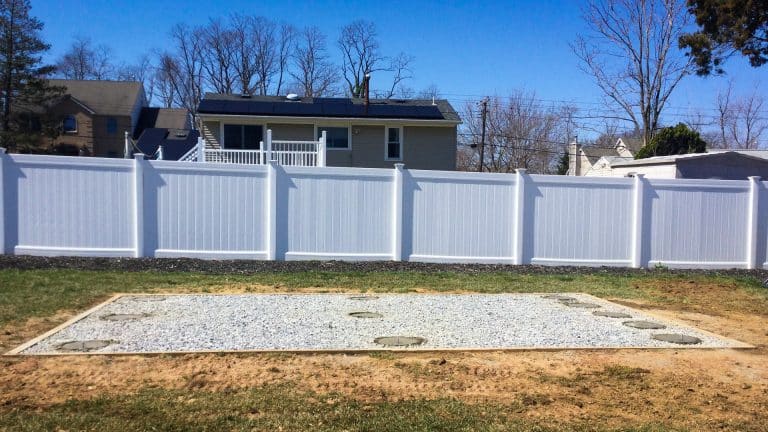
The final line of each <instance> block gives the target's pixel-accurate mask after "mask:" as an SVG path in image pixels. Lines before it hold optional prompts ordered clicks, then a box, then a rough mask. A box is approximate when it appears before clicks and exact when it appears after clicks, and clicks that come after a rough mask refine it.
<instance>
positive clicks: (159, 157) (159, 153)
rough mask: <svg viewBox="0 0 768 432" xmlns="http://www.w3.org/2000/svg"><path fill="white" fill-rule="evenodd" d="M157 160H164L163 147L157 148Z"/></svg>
mask: <svg viewBox="0 0 768 432" xmlns="http://www.w3.org/2000/svg"><path fill="white" fill-rule="evenodd" d="M157 160H163V146H158V147H157Z"/></svg>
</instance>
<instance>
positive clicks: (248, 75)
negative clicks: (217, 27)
mask: <svg viewBox="0 0 768 432" xmlns="http://www.w3.org/2000/svg"><path fill="white" fill-rule="evenodd" d="M253 20H254V18H253V17H251V16H245V15H232V17H231V18H230V21H231V25H232V29H231V32H232V43H233V48H234V52H233V55H234V58H233V68H234V71H235V76H236V78H237V83H238V85H239V88H240V92H241V93H248V94H250V93H253V91H254V87H255V86H254V84H253V80H254V77H255V76H256V48H255V42H254V40H253V38H252V37H251V29H252V28H253Z"/></svg>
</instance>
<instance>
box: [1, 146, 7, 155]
mask: <svg viewBox="0 0 768 432" xmlns="http://www.w3.org/2000/svg"><path fill="white" fill-rule="evenodd" d="M5 153H6V151H5V147H0V155H1V154H5Z"/></svg>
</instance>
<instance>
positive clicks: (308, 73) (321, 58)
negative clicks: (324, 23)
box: [291, 27, 337, 97]
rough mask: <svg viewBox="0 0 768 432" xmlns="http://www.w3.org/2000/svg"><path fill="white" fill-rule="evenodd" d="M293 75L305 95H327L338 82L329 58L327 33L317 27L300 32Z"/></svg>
mask: <svg viewBox="0 0 768 432" xmlns="http://www.w3.org/2000/svg"><path fill="white" fill-rule="evenodd" d="M294 65H295V68H294V71H292V72H291V76H292V77H293V78H294V79H295V80H296V86H297V87H298V88H299V89H301V92H302V93H303V95H304V96H305V97H317V96H326V95H329V94H332V93H333V90H334V89H333V87H334V85H335V84H336V80H337V77H336V71H335V68H334V65H333V64H332V63H331V62H330V61H329V60H328V53H327V49H326V42H325V35H324V34H323V33H322V32H321V31H320V29H319V28H317V27H307V28H305V29H304V30H302V31H301V32H300V33H299V41H298V43H297V45H296V50H295V53H294Z"/></svg>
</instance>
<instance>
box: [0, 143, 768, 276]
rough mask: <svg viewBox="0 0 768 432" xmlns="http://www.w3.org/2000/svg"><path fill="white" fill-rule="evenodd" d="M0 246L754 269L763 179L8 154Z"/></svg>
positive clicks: (759, 251) (759, 256) (36, 250)
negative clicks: (678, 178) (348, 166)
mask: <svg viewBox="0 0 768 432" xmlns="http://www.w3.org/2000/svg"><path fill="white" fill-rule="evenodd" d="M0 179H2V188H0V190H1V191H2V199H1V200H0V204H1V205H2V207H0V222H2V227H3V229H2V230H1V231H0V245H1V246H2V251H0V252H3V253H7V254H31V255H79V256H125V257H130V256H134V257H141V256H150V257H198V258H206V259H231V258H238V259H266V260H314V259H340V260H398V261H399V260H403V261H423V262H466V263H507V264H529V263H533V264H551V265H588V266H600V265H608V266H625V267H652V266H655V265H665V266H669V267H689V268H731V267H739V268H758V267H764V268H765V267H768V263H766V246H767V245H768V217H767V216H768V193H767V192H766V187H767V186H768V183H766V182H760V181H758V179H757V178H750V179H749V180H744V181H727V180H649V179H645V178H642V177H635V178H585V177H562V176H543V175H528V174H526V173H525V171H524V170H519V172H518V173H516V174H488V173H464V172H442V171H419V170H407V169H405V168H404V167H403V166H402V165H397V166H396V167H395V168H394V169H368V168H330V167H294V166H280V165H278V164H276V163H271V164H268V165H233V164H215V163H207V164H199V163H193V162H175V161H174V162H172V161H147V160H144V159H143V158H141V157H138V158H136V159H132V160H130V159H99V158H78V157H61V156H36V155H6V154H4V152H3V151H2V150H0Z"/></svg>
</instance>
